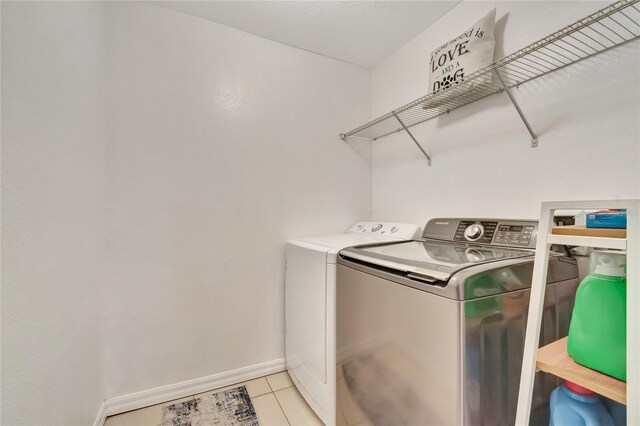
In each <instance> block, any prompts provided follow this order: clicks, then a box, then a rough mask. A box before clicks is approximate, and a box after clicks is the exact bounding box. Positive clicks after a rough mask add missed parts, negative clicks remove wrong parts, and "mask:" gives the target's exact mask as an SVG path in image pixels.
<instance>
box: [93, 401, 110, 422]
mask: <svg viewBox="0 0 640 426" xmlns="http://www.w3.org/2000/svg"><path fill="white" fill-rule="evenodd" d="M106 408H107V405H106V402H103V403H102V405H100V411H98V415H97V416H96V420H95V421H94V422H93V426H102V425H104V421H105V420H107V414H106Z"/></svg>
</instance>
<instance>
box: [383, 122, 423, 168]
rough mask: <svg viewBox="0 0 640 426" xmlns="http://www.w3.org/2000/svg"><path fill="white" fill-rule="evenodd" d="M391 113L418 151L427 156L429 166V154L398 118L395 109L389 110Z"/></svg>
mask: <svg viewBox="0 0 640 426" xmlns="http://www.w3.org/2000/svg"><path fill="white" fill-rule="evenodd" d="M391 113H392V114H393V116H394V117H395V118H396V120H398V123H400V125H401V126H402V128H403V129H404V131H405V132H407V134H408V135H409V137H410V138H411V139H412V140H413V143H415V144H416V146H417V147H418V149H420V151H422V153H423V154H424V156H425V157H427V164H428V165H429V166H431V157H429V154H427V152H426V151H425V150H424V149H423V148H422V146H421V145H420V144H419V143H418V141H417V140H416V138H415V137H414V136H413V134H412V133H411V132H410V131H409V129H407V126H405V125H404V123H403V122H402V120H400V117H398V114H396V112H395V111H391Z"/></svg>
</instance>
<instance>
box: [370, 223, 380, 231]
mask: <svg viewBox="0 0 640 426" xmlns="http://www.w3.org/2000/svg"><path fill="white" fill-rule="evenodd" d="M380 229H382V224H381V223H378V224H377V225H373V226H372V227H371V230H372V231H373V232H376V231H379V230H380Z"/></svg>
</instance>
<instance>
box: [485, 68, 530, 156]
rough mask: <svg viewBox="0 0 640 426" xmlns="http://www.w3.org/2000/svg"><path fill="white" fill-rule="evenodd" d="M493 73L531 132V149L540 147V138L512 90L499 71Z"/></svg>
mask: <svg viewBox="0 0 640 426" xmlns="http://www.w3.org/2000/svg"><path fill="white" fill-rule="evenodd" d="M493 73H494V74H495V75H496V77H497V78H498V80H499V81H500V84H501V85H502V87H503V88H504V91H505V92H507V95H508V96H509V99H511V103H512V104H513V106H514V107H515V108H516V111H517V112H518V115H519V116H520V118H521V119H522V122H523V123H524V125H525V126H527V130H528V131H529V134H530V135H531V148H537V147H538V136H537V135H536V133H535V132H534V131H533V129H532V128H531V125H530V124H529V121H528V120H527V117H525V116H524V113H523V112H522V110H521V109H520V105H518V102H517V101H516V99H515V98H514V97H513V93H511V89H510V88H509V86H508V85H507V84H506V83H505V82H504V80H503V79H502V76H501V75H500V73H499V72H498V70H497V69H494V70H493Z"/></svg>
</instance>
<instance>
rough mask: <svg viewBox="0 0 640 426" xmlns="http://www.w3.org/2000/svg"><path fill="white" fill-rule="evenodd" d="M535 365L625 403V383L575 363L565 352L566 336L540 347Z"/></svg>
mask: <svg viewBox="0 0 640 426" xmlns="http://www.w3.org/2000/svg"><path fill="white" fill-rule="evenodd" d="M536 367H538V368H539V369H540V370H542V371H544V372H546V373H551V374H553V375H554V376H558V377H560V378H562V379H565V380H569V381H570V382H574V383H577V384H579V385H580V386H582V387H585V388H587V389H591V390H592V391H594V392H595V393H598V394H600V395H604V396H606V397H607V398H610V399H613V400H614V401H618V402H619V403H621V404H626V403H627V384H626V383H625V382H622V381H620V380H617V379H614V378H613V377H609V376H607V375H605V374H601V373H598V372H597V371H595V370H591V369H590V368H587V367H583V366H582V365H580V364H577V363H576V362H575V361H574V360H573V359H571V357H570V356H569V354H568V353H567V337H564V338H562V339H560V340H556V341H555V342H553V343H551V344H549V345H547V346H545V347H543V348H540V349H539V350H538V357H537V359H536Z"/></svg>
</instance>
